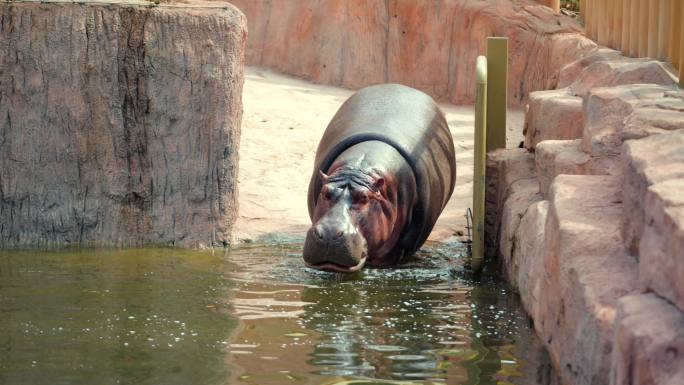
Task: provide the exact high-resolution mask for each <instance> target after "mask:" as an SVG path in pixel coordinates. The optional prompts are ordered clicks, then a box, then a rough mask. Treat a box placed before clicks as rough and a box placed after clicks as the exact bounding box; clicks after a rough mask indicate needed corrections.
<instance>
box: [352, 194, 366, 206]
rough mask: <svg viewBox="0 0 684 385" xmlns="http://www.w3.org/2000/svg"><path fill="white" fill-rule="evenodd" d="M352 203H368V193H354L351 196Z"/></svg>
mask: <svg viewBox="0 0 684 385" xmlns="http://www.w3.org/2000/svg"><path fill="white" fill-rule="evenodd" d="M353 201H354V204H357V205H364V204H366V203H368V195H367V194H364V193H356V194H354V198H353Z"/></svg>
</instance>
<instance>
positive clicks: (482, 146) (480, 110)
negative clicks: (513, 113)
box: [470, 56, 488, 273]
mask: <svg viewBox="0 0 684 385" xmlns="http://www.w3.org/2000/svg"><path fill="white" fill-rule="evenodd" d="M487 67H488V64H487V58H486V57H484V56H478V58H477V66H476V76H477V79H476V87H477V89H476V98H475V146H474V147H475V160H474V162H473V163H475V169H474V170H473V224H472V226H473V244H472V260H471V263H470V264H471V267H472V269H473V271H474V272H476V273H478V272H480V271H481V270H482V265H483V264H484V215H485V166H486V156H487V152H486V148H487V133H486V132H485V131H486V129H487Z"/></svg>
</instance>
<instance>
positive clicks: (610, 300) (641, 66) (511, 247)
mask: <svg viewBox="0 0 684 385" xmlns="http://www.w3.org/2000/svg"><path fill="white" fill-rule="evenodd" d="M676 80H677V79H676V78H675V77H674V76H673V74H672V71H671V68H668V65H666V64H664V63H661V62H657V61H654V60H650V59H630V58H626V57H624V56H622V55H620V53H619V52H616V51H612V50H605V49H603V50H600V51H598V52H596V53H595V54H593V55H591V56H589V57H586V58H584V59H582V60H579V61H577V62H576V63H573V64H570V65H569V66H567V67H566V68H564V69H563V70H562V71H561V74H560V83H559V85H560V86H563V88H560V89H557V90H551V91H543V92H535V93H533V94H532V95H531V97H530V103H529V108H528V111H527V114H526V133H525V134H526V136H525V146H526V148H521V149H509V150H497V151H496V152H493V153H491V154H490V155H489V158H488V173H489V172H490V170H491V173H490V174H488V176H487V177H488V182H487V186H488V187H490V186H491V187H492V189H491V191H489V192H488V197H487V204H488V210H491V212H490V213H488V215H489V217H488V218H491V220H489V221H488V222H487V228H486V234H485V236H486V238H487V240H488V245H489V246H490V248H489V250H491V251H492V253H493V254H496V255H498V256H499V258H500V261H501V263H502V264H503V267H504V270H505V271H506V275H507V278H508V280H509V281H510V282H511V283H512V285H513V286H514V287H515V288H517V289H518V291H519V292H520V296H521V298H522V302H523V304H524V306H525V308H526V309H527V311H528V313H529V314H530V315H531V317H532V319H533V320H534V326H535V329H536V330H537V333H538V334H539V335H540V337H541V339H542V340H543V341H544V342H545V343H546V346H547V348H548V349H549V352H550V354H551V357H552V360H553V362H554V365H555V366H556V368H557V370H558V373H559V374H560V375H561V378H562V382H563V383H564V384H567V385H575V384H578V385H579V384H582V385H589V384H592V385H596V384H610V385H628V384H629V385H656V384H680V383H684V354H683V353H682V352H684V284H683V282H684V198H682V191H684V90H683V89H681V88H679V87H678V86H677V82H676ZM644 83H645V84H644Z"/></svg>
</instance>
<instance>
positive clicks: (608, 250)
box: [535, 175, 636, 384]
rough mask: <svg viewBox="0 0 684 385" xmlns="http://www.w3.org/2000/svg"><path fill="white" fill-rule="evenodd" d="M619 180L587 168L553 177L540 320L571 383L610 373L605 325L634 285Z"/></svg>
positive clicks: (553, 354)
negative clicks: (625, 246)
mask: <svg viewBox="0 0 684 385" xmlns="http://www.w3.org/2000/svg"><path fill="white" fill-rule="evenodd" d="M619 187H620V185H619V180H618V178H616V177H613V176H585V175H582V176H579V175H559V176H558V177H556V179H555V181H554V182H553V183H552V185H551V189H550V193H549V210H548V217H547V221H546V225H545V227H546V228H545V230H544V233H545V244H544V249H545V253H544V260H543V275H542V278H541V280H540V288H539V293H540V297H539V308H538V309H539V310H538V314H539V315H538V318H536V319H535V328H536V329H537V331H538V333H539V334H540V336H541V337H542V339H543V340H544V341H545V342H546V344H547V346H548V348H549V352H550V353H551V357H552V359H553V360H554V363H555V364H556V367H557V368H559V369H560V374H561V377H562V378H563V380H564V381H565V382H566V383H572V384H593V383H601V382H600V381H599V380H601V379H603V378H606V377H607V374H606V373H605V371H606V370H607V367H608V365H609V354H608V353H609V347H610V333H609V328H607V326H606V325H609V324H610V323H612V314H613V310H611V309H614V303H615V301H616V300H617V299H618V298H619V297H620V296H622V295H624V294H626V293H628V292H630V291H631V290H633V289H634V286H635V282H636V266H635V264H634V261H633V260H632V259H631V258H629V257H627V256H626V255H625V254H624V252H623V251H622V243H621V238H620V228H619V218H620V211H621V210H620V198H619V195H620V194H619V193H620V189H619ZM578 336H582V337H581V338H578ZM590 347H591V349H589V348H590ZM587 349H589V350H587ZM606 350H608V351H606ZM597 381H598V382H597Z"/></svg>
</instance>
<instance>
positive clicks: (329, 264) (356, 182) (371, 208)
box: [304, 168, 401, 273]
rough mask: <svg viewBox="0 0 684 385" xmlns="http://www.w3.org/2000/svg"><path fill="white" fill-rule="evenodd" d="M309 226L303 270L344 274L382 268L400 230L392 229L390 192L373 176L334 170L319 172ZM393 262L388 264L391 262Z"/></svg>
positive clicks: (393, 211)
mask: <svg viewBox="0 0 684 385" xmlns="http://www.w3.org/2000/svg"><path fill="white" fill-rule="evenodd" d="M321 181H322V187H321V191H320V194H319V195H318V197H317V201H316V207H315V210H314V214H313V225H312V226H311V228H310V229H309V231H308V233H307V234H306V241H305V243H304V261H305V262H306V264H307V266H309V267H312V268H316V269H321V270H329V271H336V272H345V273H350V272H354V271H358V270H360V269H361V268H362V267H363V266H364V265H365V264H368V265H372V266H383V265H385V264H388V261H385V260H383V257H385V256H386V254H387V252H388V251H389V250H390V249H392V248H393V246H394V244H395V243H396V241H397V239H398V236H399V233H400V231H401V229H396V228H395V224H396V222H397V209H396V191H395V189H394V188H392V186H391V183H388V181H386V179H385V178H383V177H381V176H379V174H378V173H370V174H367V173H364V172H362V171H359V170H354V169H347V168H342V169H337V170H335V171H333V172H332V173H331V174H330V176H328V175H325V174H324V173H323V172H321ZM392 262H393V261H392Z"/></svg>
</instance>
